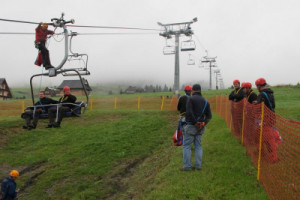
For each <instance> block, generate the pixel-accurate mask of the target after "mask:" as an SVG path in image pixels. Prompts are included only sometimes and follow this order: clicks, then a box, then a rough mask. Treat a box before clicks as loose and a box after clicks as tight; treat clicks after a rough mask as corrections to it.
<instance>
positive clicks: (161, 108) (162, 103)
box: [160, 96, 165, 110]
mask: <svg viewBox="0 0 300 200" xmlns="http://www.w3.org/2000/svg"><path fill="white" fill-rule="evenodd" d="M164 101H165V96H163V98H162V100H161V106H160V110H163V109H164Z"/></svg>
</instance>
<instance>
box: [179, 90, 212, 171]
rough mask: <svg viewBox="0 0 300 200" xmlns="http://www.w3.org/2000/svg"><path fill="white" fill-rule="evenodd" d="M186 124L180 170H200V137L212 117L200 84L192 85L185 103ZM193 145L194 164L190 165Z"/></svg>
mask: <svg viewBox="0 0 300 200" xmlns="http://www.w3.org/2000/svg"><path fill="white" fill-rule="evenodd" d="M185 117H186V126H185V127H184V132H183V168H180V170H181V171H190V170H192V169H196V170H201V167H202V145H201V139H202V134H204V131H205V126H206V125H207V124H208V122H209V121H210V120H211V118H212V114H211V110H210V104H209V103H208V102H207V100H206V99H205V98H203V97H202V94H201V86H200V85H199V84H195V85H193V88H192V96H190V97H189V98H188V100H187V103H186V116H185ZM193 143H194V147H195V165H194V166H192V153H191V148H192V144H193Z"/></svg>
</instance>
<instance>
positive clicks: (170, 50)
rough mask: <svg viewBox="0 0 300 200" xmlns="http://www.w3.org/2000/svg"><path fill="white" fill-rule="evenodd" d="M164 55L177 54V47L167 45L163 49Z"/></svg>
mask: <svg viewBox="0 0 300 200" xmlns="http://www.w3.org/2000/svg"><path fill="white" fill-rule="evenodd" d="M163 53H164V55H172V54H175V47H174V46H165V47H164V49H163Z"/></svg>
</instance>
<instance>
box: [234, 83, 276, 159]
mask: <svg viewBox="0 0 300 200" xmlns="http://www.w3.org/2000/svg"><path fill="white" fill-rule="evenodd" d="M255 85H256V87H257V90H258V92H259V94H258V95H257V94H256V93H255V92H254V91H253V90H252V84H251V83H249V82H244V83H242V85H240V81H239V80H234V81H233V86H234V88H235V89H234V90H233V91H232V92H231V93H230V95H229V100H231V101H232V102H233V106H232V119H233V122H234V123H233V125H234V132H235V134H241V128H242V118H241V117H238V116H241V113H242V110H241V109H237V108H235V103H236V102H239V101H241V100H243V99H244V98H246V99H247V102H249V103H250V104H260V103H264V105H265V106H266V107H267V108H268V109H269V110H270V112H268V113H269V114H268V115H265V118H264V121H263V122H262V121H261V116H254V118H255V121H254V122H253V124H256V126H257V127H259V126H260V125H263V126H262V127H263V137H262V151H261V152H262V154H265V155H266V154H268V156H267V161H269V162H272V163H275V162H278V161H279V159H278V155H277V147H278V141H280V140H281V138H280V135H279V133H278V131H277V129H276V128H275V127H274V124H275V98H274V92H273V90H272V89H270V88H269V87H268V86H267V82H266V80H265V79H264V78H259V79H257V80H256V81H255ZM261 123H262V124H261ZM251 130H252V129H251ZM251 130H250V132H251V133H248V138H247V139H248V140H254V141H248V142H249V143H252V144H255V145H256V146H257V148H259V139H258V138H259V136H258V135H254V134H255V133H254V132H253V131H254V130H252V131H251ZM249 134H250V135H249ZM276 140H278V141H276ZM264 146H265V147H266V149H267V152H266V151H264V149H265V148H264Z"/></svg>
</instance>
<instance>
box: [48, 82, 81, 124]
mask: <svg viewBox="0 0 300 200" xmlns="http://www.w3.org/2000/svg"><path fill="white" fill-rule="evenodd" d="M63 92H64V96H62V97H61V98H60V99H59V101H58V103H60V104H61V106H59V107H58V108H57V107H52V108H49V110H48V114H49V124H48V126H47V127H46V128H52V127H54V128H59V127H60V123H61V121H62V119H63V116H64V115H65V114H66V112H68V111H71V110H72V108H73V107H74V105H72V104H74V103H75V102H76V99H77V98H76V97H75V96H74V95H72V94H71V93H70V87H69V86H65V87H64V88H63ZM57 109H58V116H57V122H54V119H55V117H56V113H57Z"/></svg>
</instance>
